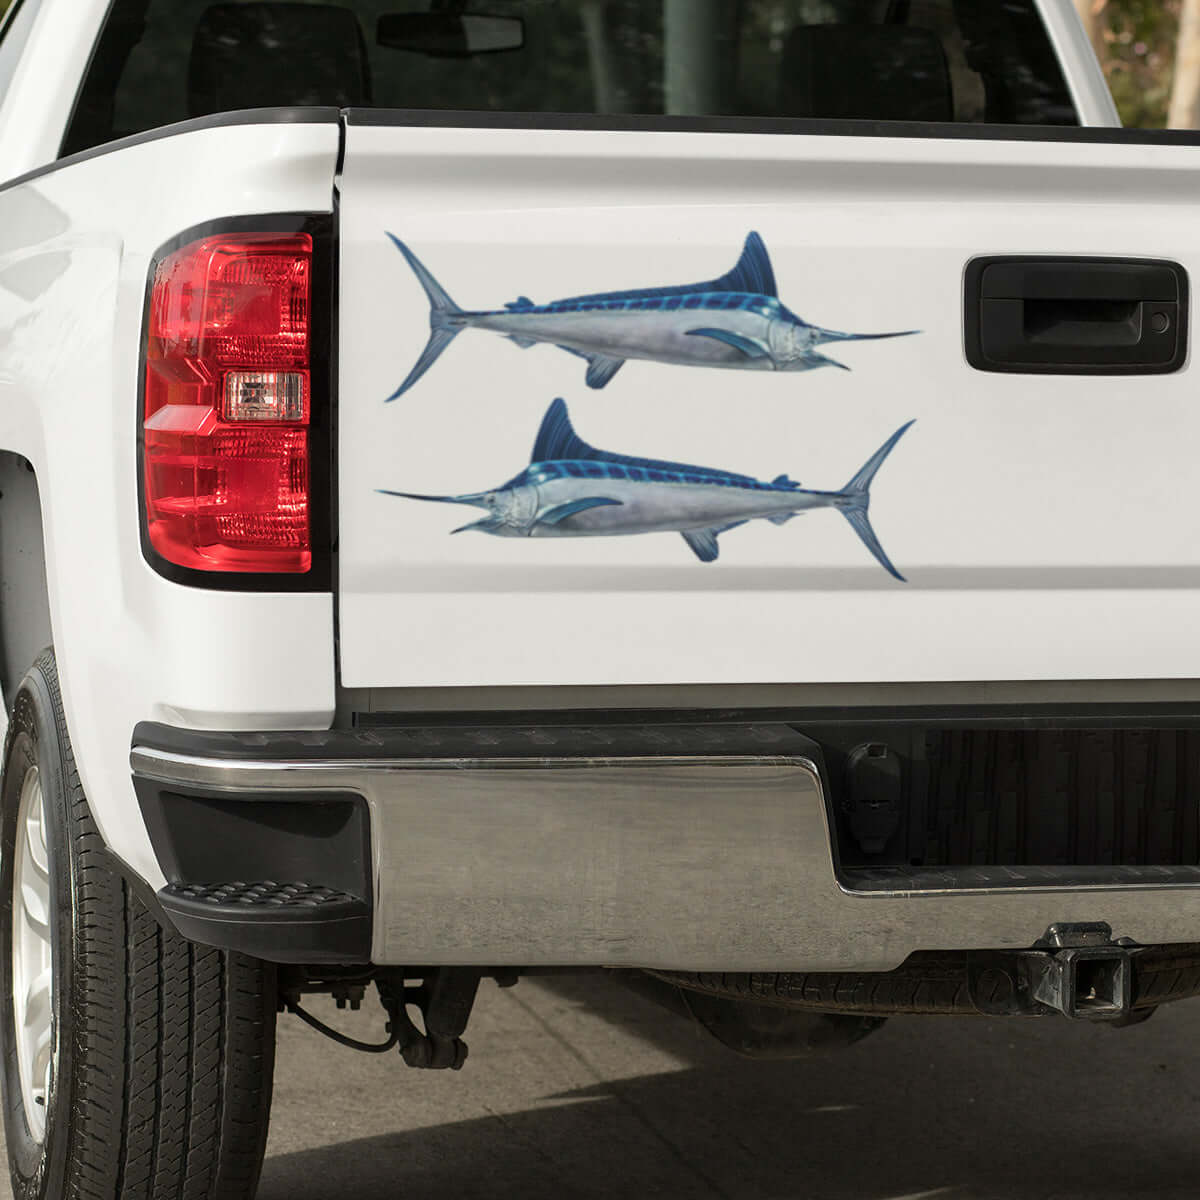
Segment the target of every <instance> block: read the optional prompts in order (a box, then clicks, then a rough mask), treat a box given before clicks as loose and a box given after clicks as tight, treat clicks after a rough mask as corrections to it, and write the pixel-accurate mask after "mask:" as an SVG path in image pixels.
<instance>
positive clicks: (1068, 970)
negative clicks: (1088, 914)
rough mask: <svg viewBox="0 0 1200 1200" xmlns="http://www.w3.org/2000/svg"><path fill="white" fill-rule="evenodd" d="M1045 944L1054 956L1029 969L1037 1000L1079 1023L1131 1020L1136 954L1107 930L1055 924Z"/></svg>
mask: <svg viewBox="0 0 1200 1200" xmlns="http://www.w3.org/2000/svg"><path fill="white" fill-rule="evenodd" d="M1123 940H1124V939H1123ZM1041 944H1042V945H1044V946H1046V947H1047V949H1048V950H1050V951H1051V953H1050V954H1048V955H1046V957H1045V958H1039V959H1038V960H1037V961H1036V964H1035V963H1031V964H1030V965H1031V967H1033V973H1034V979H1033V998H1034V1000H1036V1001H1037V1002H1038V1003H1040V1004H1044V1005H1046V1007H1048V1008H1052V1009H1054V1010H1055V1011H1057V1012H1060V1013H1062V1014H1063V1015H1064V1016H1067V1017H1071V1018H1072V1019H1073V1020H1079V1021H1115V1020H1119V1019H1120V1018H1123V1017H1127V1016H1128V1015H1129V1013H1130V1011H1131V1009H1132V1007H1133V956H1134V955H1135V954H1136V953H1137V950H1136V949H1135V948H1131V947H1130V946H1128V945H1123V944H1121V943H1120V942H1115V941H1113V937H1112V929H1111V928H1110V927H1109V926H1108V925H1106V924H1104V923H1102V922H1098V923H1096V924H1089V925H1052V926H1050V928H1049V929H1048V930H1047V931H1046V935H1045V937H1044V938H1043V939H1042V942H1041Z"/></svg>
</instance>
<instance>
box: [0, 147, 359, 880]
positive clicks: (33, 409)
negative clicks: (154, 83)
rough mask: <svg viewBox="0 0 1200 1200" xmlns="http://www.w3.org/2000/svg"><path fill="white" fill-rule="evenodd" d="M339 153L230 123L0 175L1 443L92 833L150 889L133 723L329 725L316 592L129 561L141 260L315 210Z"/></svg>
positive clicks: (329, 629) (330, 668)
mask: <svg viewBox="0 0 1200 1200" xmlns="http://www.w3.org/2000/svg"><path fill="white" fill-rule="evenodd" d="M337 150H338V130H337V126H336V124H299V125H294V124H293V125H246V126H229V127H224V128H213V129H208V130H198V131H193V132H190V133H184V134H180V135H177V136H172V137H165V138H160V139H156V140H153V141H149V142H145V143H142V144H140V145H135V146H130V147H128V148H126V149H123V150H121V151H120V152H118V153H113V154H103V155H99V156H97V157H95V158H92V159H90V160H88V161H86V162H80V163H77V164H76V165H74V166H73V167H71V169H70V170H69V171H59V172H50V173H48V174H45V175H42V176H40V177H38V178H36V179H33V180H30V181H28V182H26V183H22V184H19V185H18V186H15V187H10V188H7V189H0V344H2V345H3V347H4V352H3V355H2V356H0V397H2V402H0V446H3V447H4V448H6V449H9V450H12V451H15V452H16V453H19V454H21V455H23V456H24V457H25V458H26V459H28V460H29V462H30V463H31V464H32V465H33V468H34V471H35V473H36V475H37V478H38V483H39V488H40V492H41V497H42V505H43V512H42V517H43V525H44V533H45V541H46V564H47V574H48V582H49V595H50V605H51V626H52V630H53V634H54V644H55V649H56V652H57V655H58V659H59V662H60V663H62V664H63V665H62V670H61V677H62V688H63V695H64V700H65V704H66V715H67V721H68V724H69V727H70V729H71V735H72V739H73V741H74V746H75V755H76V760H77V762H78V764H79V770H80V774H81V777H82V780H83V785H84V788H85V790H86V791H87V793H88V795H89V796H91V797H94V798H95V801H94V803H93V810H94V813H95V816H96V819H97V822H98V824H99V825H100V829H101V832H102V834H103V835H104V838H105V841H106V842H107V843H108V845H109V846H110V847H111V848H112V849H113V850H114V851H115V852H116V853H117V854H118V855H119V856H120V857H121V858H122V859H124V860H125V862H127V863H128V864H129V865H130V866H131V867H132V868H133V869H134V870H135V871H137V873H138V874H139V875H141V876H142V877H143V878H145V879H146V880H148V881H149V882H151V883H154V884H155V886H159V885H160V884H161V881H162V877H161V873H160V872H159V869H158V865H157V863H156V861H155V858H154V854H153V852H152V850H151V847H150V843H149V840H148V838H147V836H146V831H145V826H144V824H143V822H142V820H141V814H140V812H139V811H138V807H137V802H136V800H135V798H134V794H133V790H132V787H131V785H130V778H129V739H130V732H131V730H132V728H133V726H134V725H135V724H136V723H137V722H138V721H142V720H147V719H156V720H161V721H164V722H167V723H169V724H175V725H187V726H191V727H193V728H219V729H244V728H264V729H265V728H275V729H297V728H299V729H304V728H327V727H328V725H329V723H330V720H331V719H332V714H333V709H334V703H335V696H334V690H335V684H334V663H333V649H332V647H333V603H332V598H331V597H330V596H329V595H327V594H325V595H323V594H320V593H311V594H299V595H288V596H278V595H274V594H271V593H247V592H221V591H204V590H200V589H196V588H190V587H185V586H181V585H179V584H176V583H172V582H170V581H168V580H166V579H164V578H162V577H161V576H160V575H157V574H156V573H155V572H154V571H153V570H152V569H151V568H150V566H149V565H148V564H147V563H146V561H145V559H144V557H143V555H142V549H141V545H140V543H139V539H138V485H137V444H136V437H135V432H136V397H137V395H138V383H139V373H140V370H141V366H140V346H141V340H142V322H143V306H144V298H145V292H146V277H147V272H148V270H149V264H150V259H151V256H152V255H153V254H154V252H155V251H156V250H157V249H158V248H159V247H160V246H161V245H162V244H163V243H164V242H166V241H167V240H169V239H170V238H172V237H174V236H176V235H177V234H178V233H179V232H180V231H181V230H184V229H187V228H189V227H191V226H193V225H196V224H199V223H201V222H204V221H208V220H212V219H214V218H216V217H221V216H225V215H227V214H229V213H230V212H236V213H255V212H265V213H270V212H279V211H281V210H284V209H300V210H307V211H314V212H319V211H322V210H324V211H328V210H329V207H330V202H331V195H332V193H331V190H330V181H331V180H332V177H333V169H334V164H335V162H336V158H337ZM48 447H52V448H53V452H52V453H48ZM98 547H103V548H104V550H103V552H102V553H99V552H98V551H97V548H98ZM297 645H302V646H304V647H305V653H303V654H297V653H296V652H295V647H296V646H297Z"/></svg>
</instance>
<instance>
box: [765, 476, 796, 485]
mask: <svg viewBox="0 0 1200 1200" xmlns="http://www.w3.org/2000/svg"><path fill="white" fill-rule="evenodd" d="M771 486H772V487H777V488H798V487H799V486H800V484H799V482H798V481H797V480H795V479H792V478H791V477H790V476H788V475H776V476H775V478H774V479H772V480H771Z"/></svg>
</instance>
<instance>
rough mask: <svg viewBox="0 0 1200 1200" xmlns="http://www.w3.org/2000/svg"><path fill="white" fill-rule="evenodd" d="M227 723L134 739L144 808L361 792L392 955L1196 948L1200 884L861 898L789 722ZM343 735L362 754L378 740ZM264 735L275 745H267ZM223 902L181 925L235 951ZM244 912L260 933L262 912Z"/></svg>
mask: <svg viewBox="0 0 1200 1200" xmlns="http://www.w3.org/2000/svg"><path fill="white" fill-rule="evenodd" d="M139 728H141V727H139ZM787 732H788V733H789V734H790V733H791V731H790V730H789V731H787ZM217 736H218V735H207V737H208V738H209V742H210V744H209V745H208V746H206V748H205V752H204V753H181V752H178V751H177V750H170V749H164V748H161V747H155V746H151V745H148V744H146V743H145V742H141V743H138V742H135V745H134V749H133V751H132V755H131V766H132V769H133V773H134V778H135V782H137V783H138V787H139V795H140V796H141V797H142V803H143V809H144V811H147V813H148V819H149V811H148V810H147V799H146V797H147V795H155V796H160V795H162V794H171V795H174V796H183V797H197V798H199V799H200V800H201V802H202V803H205V804H211V803H212V802H213V801H215V800H217V799H224V800H237V799H238V798H243V799H245V800H246V801H247V802H248V803H251V802H252V803H254V804H257V805H263V804H267V805H269V804H270V803H271V802H272V801H273V800H297V799H301V800H303V801H306V802H311V803H314V804H319V803H321V801H322V798H330V797H341V798H345V797H351V798H361V802H362V803H364V804H365V807H366V811H367V813H368V815H369V847H370V849H369V855H368V856H367V857H368V860H369V861H368V862H367V863H366V864H365V866H366V870H365V871H364V875H363V878H364V883H363V887H362V890H363V891H369V895H363V896H361V897H359V899H360V900H361V901H362V902H363V903H364V905H365V907H364V910H363V912H364V919H365V915H366V914H368V913H369V930H370V932H369V946H370V950H369V953H370V959H371V961H373V962H375V963H377V964H379V965H416V964H420V965H422V966H439V965H458V966H485V967H500V966H516V967H536V966H557V967H571V966H598V965H599V966H611V967H652V968H659V969H673V970H682V971H730V972H733V971H765V970H772V971H817V972H835V971H886V970H890V969H892V968H894V967H897V966H898V965H899V964H900V963H902V962H903V961H904V960H905V959H906V958H907V957H908V956H909V955H910V954H911V953H913V952H914V951H917V950H974V949H1009V948H1014V949H1015V948H1026V947H1029V946H1032V945H1033V944H1034V943H1035V942H1036V941H1037V940H1038V939H1039V938H1040V937H1041V936H1042V935H1043V934H1044V933H1045V931H1046V930H1047V929H1048V928H1049V927H1050V926H1051V925H1056V924H1066V923H1069V924H1075V923H1085V922H1099V921H1103V922H1107V923H1108V924H1109V925H1110V926H1111V927H1112V930H1113V934H1114V935H1115V936H1116V937H1118V938H1128V939H1132V940H1133V941H1134V942H1137V943H1139V944H1142V945H1157V944H1163V943H1172V942H1197V941H1200V885H1198V884H1195V883H1179V882H1171V883H1154V882H1138V883H1135V884H1105V885H1102V886H1095V885H1089V886H1075V885H1068V886H1057V885H1041V884H1037V883H1031V884H1022V885H1020V886H1011V885H1010V886H1003V887H965V888H957V887H956V888H954V889H952V890H951V889H945V890H937V889H936V888H929V887H928V886H926V887H924V888H923V889H922V890H920V891H915V890H887V889H886V888H881V887H879V885H878V883H875V884H873V885H872V888H871V890H869V891H861V892H859V891H852V890H850V889H849V888H848V887H846V886H843V884H842V883H840V882H839V880H838V876H837V873H836V871H835V866H834V856H833V852H832V850H831V836H830V827H829V821H828V812H827V805H826V798H825V795H824V793H823V789H822V779H821V771H820V769H819V766H818V765H817V763H816V762H814V761H813V760H812V759H811V758H809V757H807V756H805V755H803V754H796V753H781V752H780V750H781V749H782V748H783V747H784V746H785V745H788V744H789V743H791V744H794V737H795V735H793V737H792V738H787V737H781V738H780V739H778V744H777V745H774V746H773V745H769V744H768V745H764V746H763V753H761V754H758V753H756V754H746V753H740V754H726V753H721V754H682V755H681V754H675V753H666V754H658V753H638V754H620V755H615V754H613V755H606V754H602V753H596V754H588V755H579V754H576V755H574V756H572V757H562V758H558V757H552V756H551V755H552V754H553V750H552V748H550V747H547V751H546V753H545V754H544V755H539V754H537V753H526V754H523V755H521V756H518V757H513V756H508V755H499V754H498V755H497V756H495V757H493V756H492V755H491V754H489V753H488V752H487V750H486V748H484V747H481V748H480V750H479V752H477V753H472V754H471V755H463V754H455V755H454V756H448V757H444V758H443V757H434V756H430V755H428V754H421V755H413V756H405V757H380V756H378V754H377V753H376V752H371V753H366V754H362V753H359V754H350V755H347V756H345V757H343V756H341V755H339V756H336V757H335V756H332V755H330V754H329V753H328V751H329V750H330V748H331V747H332V746H333V745H334V744H335V743H336V736H337V735H332V734H331V735H327V736H326V735H312V736H313V738H315V739H317V740H316V742H314V743H313V745H311V746H309V747H307V748H306V749H305V752H304V753H302V754H298V755H295V756H293V757H278V758H276V757H274V756H270V757H268V755H267V754H266V753H264V754H263V755H262V756H261V757H255V756H254V755H253V754H252V753H251V752H250V751H249V750H247V748H246V744H245V742H243V744H242V745H241V747H240V749H239V757H237V758H231V757H226V756H223V755H222V754H220V753H217V752H214V749H213V745H212V739H213V738H215V737H217ZM290 736H291V737H292V738H293V739H296V738H297V737H300V736H301V735H290ZM344 736H348V737H350V738H356V739H357V740H356V741H355V742H354V746H357V747H358V749H359V750H361V749H362V748H363V747H364V746H365V747H367V748H368V749H370V745H369V739H368V741H366V742H364V740H363V739H362V737H361V735H344ZM269 739H270V735H263V742H264V745H263V747H262V748H263V750H264V751H267V750H268V749H274V747H268V745H267V744H266V743H268V742H269ZM322 739H325V740H322ZM769 740H770V739H768V741H769ZM338 748H339V749H346V748H347V747H346V746H339V747H338ZM231 807H232V806H230V805H228V804H226V805H225V806H224V808H225V810H228V809H230V808H231ZM223 811H224V810H223ZM151 833H152V836H155V829H154V824H153V821H151ZM164 836H165V835H163V834H162V832H161V831H160V832H159V834H158V835H157V836H155V842H156V848H158V847H159V846H160V843H161V841H162V838H163V837H164ZM339 836H341V835H340V834H339ZM309 840H310V841H311V839H309ZM159 856H160V859H163V858H164V851H163V850H162V849H159ZM166 857H170V854H169V853H168V854H166ZM163 865H164V873H165V874H166V875H167V877H168V879H170V878H172V871H171V869H170V863H168V862H164V864H163ZM273 870H274V871H275V874H278V870H277V869H275V868H273ZM264 878H274V875H272V876H270V877H265V876H264ZM184 882H185V883H189V882H190V883H196V882H199V883H203V884H205V885H211V884H216V883H219V882H221V881H218V880H201V881H197V880H185V881H184ZM279 882H283V881H279ZM297 882H298V883H299V882H303V883H306V884H308V885H314V884H315V885H324V884H326V883H327V882H328V881H327V880H325V879H319V878H318V879H313V878H310V879H307V880H297ZM239 883H244V881H241V880H239ZM350 892H352V889H351V888H350V887H348V886H346V885H344V884H343V885H340V892H339V894H342V893H350ZM345 898H346V899H353V898H354V897H353V895H352V894H351V895H349V896H346V897H345ZM278 906H279V905H278V903H277V902H276V907H278ZM219 907H220V906H219V904H213V906H212V917H213V920H212V922H211V923H210V924H211V930H210V931H209V932H208V933H203V932H201V933H197V932H196V929H195V928H188V927H186V926H185V924H184V923H181V928H184V931H185V933H188V935H189V936H194V937H196V938H197V939H198V940H210V941H212V942H213V944H224V943H223V942H222V941H221V934H220V932H219V927H220V925H221V922H220V920H219V919H218V917H219V913H218V912H217V909H218V908H219ZM250 907H252V906H250ZM334 910H336V905H332V906H331V915H333V913H334ZM168 912H171V909H170V908H168ZM277 915H278V914H277ZM242 916H243V920H242V923H243V924H248V923H252V922H253V920H254V919H255V917H256V914H255V913H252V912H250V911H248V910H247V911H244V912H243V914H242ZM263 916H264V918H265V919H266V920H267V921H269V920H270V919H271V916H270V913H269V912H266V911H265V910H264V913H263ZM341 916H342V917H343V918H345V916H346V912H345V910H343V911H342V912H341ZM313 919H319V915H318V917H315V918H313ZM365 927H366V926H364V928H365ZM264 937H266V941H265V942H264V940H263V938H264ZM365 941H366V935H364V942H365ZM264 945H266V947H267V948H266V949H265V950H264V948H263V947H264ZM269 949H270V946H269V935H268V934H263V935H260V937H259V940H258V941H257V942H255V949H254V952H256V953H259V954H261V955H262V956H263V957H279V958H281V959H283V960H292V961H296V960H299V961H316V960H318V959H321V958H324V959H326V960H328V959H330V958H334V959H336V958H337V957H338V954H337V952H336V950H334V951H333V952H330V953H326V952H325V951H324V950H322V951H321V953H319V954H317V955H315V956H313V957H311V958H310V959H305V957H304V954H303V951H302V949H301V948H297V947H296V946H293V947H292V948H291V949H289V950H288V951H287V952H286V953H285V952H281V953H279V954H272V953H269ZM363 949H365V946H364V947H362V948H360V949H359V950H358V951H357V952H356V953H355V954H349V952H347V953H346V954H345V955H343V958H344V959H345V960H346V961H352V960H354V959H358V960H361V958H362V953H363Z"/></svg>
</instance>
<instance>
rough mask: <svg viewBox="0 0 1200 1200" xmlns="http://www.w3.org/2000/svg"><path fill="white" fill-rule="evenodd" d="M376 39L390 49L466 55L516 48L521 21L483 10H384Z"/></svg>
mask: <svg viewBox="0 0 1200 1200" xmlns="http://www.w3.org/2000/svg"><path fill="white" fill-rule="evenodd" d="M376 40H377V41H378V42H379V44H380V45H381V46H386V47H387V48H388V49H390V50H410V51H412V52H413V53H414V54H428V55H430V56H432V57H434V58H470V57H471V56H472V55H475V54H496V53H498V52H500V51H503V50H520V49H521V47H522V46H524V45H525V22H524V21H523V20H522V19H521V18H520V17H493V16H488V15H487V14H486V13H444V12H432V13H387V14H385V15H384V16H382V17H380V18H379V26H378V29H377V31H376Z"/></svg>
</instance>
